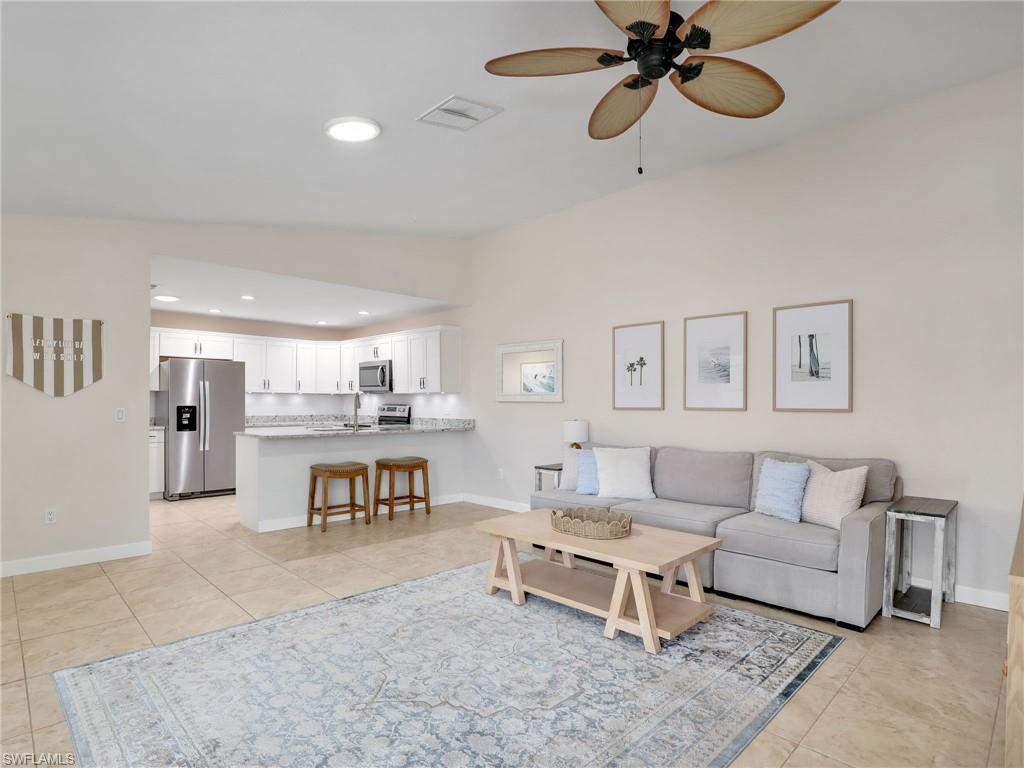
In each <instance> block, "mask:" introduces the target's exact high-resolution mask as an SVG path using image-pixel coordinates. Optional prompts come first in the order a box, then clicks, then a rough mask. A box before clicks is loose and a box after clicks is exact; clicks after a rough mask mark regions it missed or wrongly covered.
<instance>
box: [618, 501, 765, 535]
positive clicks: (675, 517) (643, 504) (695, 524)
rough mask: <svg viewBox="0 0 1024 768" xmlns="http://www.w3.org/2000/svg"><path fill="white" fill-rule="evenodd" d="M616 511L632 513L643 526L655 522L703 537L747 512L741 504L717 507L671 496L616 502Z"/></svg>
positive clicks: (664, 526) (657, 524)
mask: <svg viewBox="0 0 1024 768" xmlns="http://www.w3.org/2000/svg"><path fill="white" fill-rule="evenodd" d="M612 510H613V511H615V512H626V513H628V514H630V515H632V516H633V522H635V523H639V524H640V525H655V526H657V527H659V528H669V529H671V530H673V531H685V532H686V533H696V534H698V535H700V536H714V535H715V529H716V528H717V527H718V524H719V523H720V522H721V521H722V520H727V519H729V518H730V517H735V516H736V515H743V514H746V511H747V510H746V509H741V508H737V507H716V506H712V505H709V504H691V503H689V502H686V501H672V500H670V499H651V500H649V501H631V502H628V503H626V504H616V505H615V506H614V507H612Z"/></svg>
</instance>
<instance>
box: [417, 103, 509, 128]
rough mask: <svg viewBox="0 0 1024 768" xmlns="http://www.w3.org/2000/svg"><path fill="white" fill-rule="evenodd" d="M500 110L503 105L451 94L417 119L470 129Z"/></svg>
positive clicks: (431, 123) (449, 126)
mask: <svg viewBox="0 0 1024 768" xmlns="http://www.w3.org/2000/svg"><path fill="white" fill-rule="evenodd" d="M499 112H501V107H492V106H491V105H490V104H480V103H478V102H475V101H470V100H469V99H464V98H462V97H461V96H449V97H448V98H447V99H445V100H444V101H442V102H441V103H440V104H438V105H437V106H435V107H431V108H430V109H428V110H427V111H426V112H424V113H423V114H422V115H420V116H419V117H417V118H416V120H417V122H420V123H428V124H430V125H439V126H441V127H442V128H453V129H455V130H456V131H468V130H469V129H470V128H476V127H477V126H478V125H480V123H482V122H483V121H484V120H489V119H490V118H492V117H494V116H495V115H496V114H498V113H499Z"/></svg>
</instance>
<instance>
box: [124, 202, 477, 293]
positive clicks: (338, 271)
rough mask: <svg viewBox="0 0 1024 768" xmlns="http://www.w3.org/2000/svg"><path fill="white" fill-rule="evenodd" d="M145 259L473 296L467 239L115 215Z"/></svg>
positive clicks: (383, 288) (377, 287)
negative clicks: (175, 221)
mask: <svg viewBox="0 0 1024 768" xmlns="http://www.w3.org/2000/svg"><path fill="white" fill-rule="evenodd" d="M109 226H110V228H111V231H112V232H117V233H119V234H120V235H121V236H122V237H126V238H131V239H134V240H136V241H137V242H138V243H139V246H140V250H139V252H138V255H139V257H140V258H143V259H145V260H147V261H148V260H149V258H150V257H152V256H157V255H159V256H175V257H178V258H183V259H193V260H195V261H208V262H212V263H216V264H226V265H228V266H233V267H242V268H244V269H256V270H262V271H264V272H272V273H275V274H282V275H292V276H294V277H304V278H308V279H310V280H322V281H325V282H334V283H343V284H345V285H352V286H357V287H360V288H370V289H372V290H377V291H389V292H391V293H402V294H406V295H408V296H419V297H421V298H425V299H436V300H438V301H443V302H446V303H448V304H453V305H461V304H463V303H465V302H466V300H467V298H468V289H469V247H470V243H469V241H468V240H460V239H456V238H450V237H438V236H428V235H415V236H414V235H371V234H360V233H353V232H344V231H340V230H328V229H287V228H280V227H252V226H247V227H241V226H218V225H205V224H171V223H164V222H152V221H111V222H110V223H109Z"/></svg>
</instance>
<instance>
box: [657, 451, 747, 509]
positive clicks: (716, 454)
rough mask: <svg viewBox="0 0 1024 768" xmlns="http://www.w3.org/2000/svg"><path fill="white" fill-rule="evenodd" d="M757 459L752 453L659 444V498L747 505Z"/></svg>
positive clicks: (726, 505)
mask: <svg viewBox="0 0 1024 768" xmlns="http://www.w3.org/2000/svg"><path fill="white" fill-rule="evenodd" d="M753 463H754V454H752V453H731V452H726V451H695V450H692V449H690V448H674V447H666V448H659V449H658V451H657V454H656V455H655V459H654V493H655V495H656V496H657V497H658V498H659V499H672V500H674V501H688V502H691V503H693V504H707V505H710V506H716V507H743V508H747V507H748V504H749V503H750V498H751V496H750V473H751V468H752V466H753Z"/></svg>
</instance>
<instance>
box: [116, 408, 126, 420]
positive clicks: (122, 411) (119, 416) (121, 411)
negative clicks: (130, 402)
mask: <svg viewBox="0 0 1024 768" xmlns="http://www.w3.org/2000/svg"><path fill="white" fill-rule="evenodd" d="M127 418H128V409H127V408H115V409H114V421H116V422H122V421H125V420H126V419H127Z"/></svg>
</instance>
